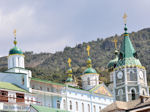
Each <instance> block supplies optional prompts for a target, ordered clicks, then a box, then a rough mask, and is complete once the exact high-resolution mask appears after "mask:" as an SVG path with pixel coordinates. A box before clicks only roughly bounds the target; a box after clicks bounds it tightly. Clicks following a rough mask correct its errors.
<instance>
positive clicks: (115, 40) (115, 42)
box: [112, 39, 118, 49]
mask: <svg viewBox="0 0 150 112" xmlns="http://www.w3.org/2000/svg"><path fill="white" fill-rule="evenodd" d="M112 42H114V44H115V49H117V42H118V40H117V39H114V40H113V41H112Z"/></svg>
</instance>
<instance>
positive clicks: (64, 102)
mask: <svg viewBox="0 0 150 112" xmlns="http://www.w3.org/2000/svg"><path fill="white" fill-rule="evenodd" d="M63 105H64V109H66V101H65V100H63Z"/></svg>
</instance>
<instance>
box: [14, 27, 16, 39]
mask: <svg viewBox="0 0 150 112" xmlns="http://www.w3.org/2000/svg"><path fill="white" fill-rule="evenodd" d="M14 36H15V37H16V29H15V30H14Z"/></svg>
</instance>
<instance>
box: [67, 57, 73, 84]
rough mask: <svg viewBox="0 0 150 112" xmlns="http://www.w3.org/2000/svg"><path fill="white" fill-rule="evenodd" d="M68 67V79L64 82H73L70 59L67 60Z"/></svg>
mask: <svg viewBox="0 0 150 112" xmlns="http://www.w3.org/2000/svg"><path fill="white" fill-rule="evenodd" d="M68 65H69V69H68V70H67V74H68V77H67V80H66V82H73V78H72V68H71V59H70V58H69V59H68Z"/></svg>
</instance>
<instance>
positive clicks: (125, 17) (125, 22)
mask: <svg viewBox="0 0 150 112" xmlns="http://www.w3.org/2000/svg"><path fill="white" fill-rule="evenodd" d="M127 17H128V16H127V14H126V13H124V15H123V20H124V24H127Z"/></svg>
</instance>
